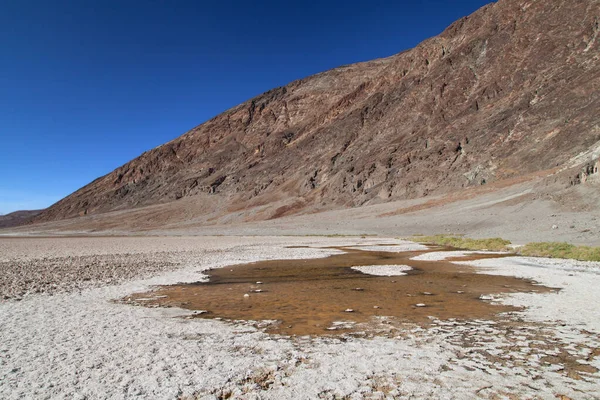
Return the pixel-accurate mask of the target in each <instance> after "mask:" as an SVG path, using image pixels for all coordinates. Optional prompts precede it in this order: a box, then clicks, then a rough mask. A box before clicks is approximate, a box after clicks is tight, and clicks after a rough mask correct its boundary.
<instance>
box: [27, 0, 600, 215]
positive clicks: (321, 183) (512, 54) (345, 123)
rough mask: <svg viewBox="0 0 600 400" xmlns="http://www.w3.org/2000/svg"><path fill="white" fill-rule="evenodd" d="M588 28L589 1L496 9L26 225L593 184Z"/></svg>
mask: <svg viewBox="0 0 600 400" xmlns="http://www.w3.org/2000/svg"><path fill="white" fill-rule="evenodd" d="M599 20H600V1H597V0H591V1H590V0H539V1H536V0H528V1H524V0H499V1H498V2H496V3H493V4H490V5H488V6H485V7H483V8H481V9H480V10H478V11H477V12H475V13H474V14H472V15H470V16H468V17H465V18H462V19H460V20H458V21H456V22H455V23H454V24H452V25H451V26H450V27H448V28H447V29H446V30H445V31H444V32H442V33H441V34H440V35H439V36H437V37H434V38H431V39H428V40H426V41H424V42H423V43H421V44H420V45H418V46H417V47H416V48H414V49H412V50H409V51H405V52H402V53H400V54H397V55H394V56H392V57H389V58H385V59H379V60H374V61H370V62H365V63H359V64H353V65H348V66H343V67H340V68H336V69H333V70H331V71H327V72H324V73H321V74H317V75H314V76H311V77H308V78H305V79H301V80H298V81H295V82H292V83H290V84H289V85H287V86H284V87H280V88H277V89H273V90H270V91H268V92H266V93H264V94H262V95H260V96H258V97H256V98H254V99H251V100H249V101H247V102H246V103H243V104H241V105H239V106H237V107H235V108H233V109H230V110H228V111H226V112H224V113H223V114H221V115H218V116H217V117H215V118H213V119H211V120H210V121H208V122H206V123H204V124H202V125H199V126H198V127H196V128H194V129H192V130H190V131H189V132H187V133H185V134H183V135H182V136H180V137H179V138H177V139H175V140H173V141H171V142H169V143H166V144H164V145H162V146H159V147H157V148H155V149H153V150H150V151H148V152H145V153H144V154H142V155H141V156H140V157H138V158H136V159H134V160H132V161H130V162H129V163H127V164H125V165H123V166H122V167H119V168H117V169H116V170H114V171H113V172H111V173H109V174H107V175H105V176H103V177H101V178H98V179H97V180H95V181H93V182H92V183H90V184H88V185H87V186H85V187H83V188H82V189H80V190H78V191H76V192H75V193H73V194H71V195H70V196H68V197H66V198H65V199H63V200H61V201H59V202H58V203H56V204H55V205H53V206H52V207H50V208H48V209H47V210H45V211H44V212H42V213H41V214H40V215H38V216H37V217H36V218H35V221H37V222H44V221H51V220H58V219H64V218H70V217H75V216H79V215H85V214H97V213H103V212H106V211H111V210H124V209H129V208H134V207H140V206H145V205H153V204H159V203H165V202H174V201H178V200H179V199H181V198H185V197H191V196H197V197H198V199H202V202H203V204H204V206H203V207H205V208H204V209H203V211H201V212H206V211H207V210H212V211H214V210H217V209H218V210H220V211H219V212H220V213H221V214H225V213H231V212H235V211H236V210H251V209H257V208H261V209H262V210H263V211H262V212H261V214H260V215H259V216H257V217H256V218H275V217H279V216H282V215H288V214H293V213H298V212H306V211H311V210H318V209H324V208H340V207H348V206H357V205H363V204H372V203H376V202H384V201H390V200H397V199H406V198H418V197H423V196H427V195H430V194H441V193H447V192H450V191H454V190H459V189H462V188H465V187H470V186H479V185H484V184H488V183H490V182H494V181H500V180H504V179H509V178H515V177H521V176H524V175H527V174H531V173H536V172H538V171H545V170H551V171H555V170H558V169H564V168H567V167H577V168H583V171H585V173H584V175H587V174H593V173H595V172H596V171H597V169H598V164H594V162H595V160H597V158H598V156H600V113H599V112H598V111H599V110H600V38H598V36H599V31H600V27H599ZM577 171H579V169H578V170H577ZM574 174H575V173H573V174H571V175H569V176H566V177H565V178H564V179H563V178H561V179H563V180H564V185H569V184H571V183H572V184H575V183H578V182H580V181H581V180H582V179H581V178H582V177H583V175H581V174H580V173H579V174H576V175H574ZM583 180H585V177H584V179H583ZM182 204H183V202H182ZM199 212H200V211H199Z"/></svg>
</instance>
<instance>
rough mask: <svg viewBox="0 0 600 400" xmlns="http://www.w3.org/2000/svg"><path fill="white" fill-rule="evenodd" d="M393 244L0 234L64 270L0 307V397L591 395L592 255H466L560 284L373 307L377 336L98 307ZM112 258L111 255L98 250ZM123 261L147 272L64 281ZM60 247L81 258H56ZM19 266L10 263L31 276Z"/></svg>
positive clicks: (7, 248)
mask: <svg viewBox="0 0 600 400" xmlns="http://www.w3.org/2000/svg"><path fill="white" fill-rule="evenodd" d="M391 243H392V244H399V245H407V243H405V242H400V241H397V240H395V239H390V238H365V239H361V238H324V237H268V238H265V237H225V236H224V237H194V238H188V237H181V238H180V237H169V238H165V237H139V238H126V239H123V238H91V239H90V238H53V239H0V250H1V251H0V254H1V261H2V262H3V263H8V264H5V265H13V267H11V268H18V265H21V264H20V262H21V261H23V262H25V263H26V265H29V264H28V263H38V264H36V265H44V257H48V259H49V260H51V261H50V264H52V265H57V267H56V268H63V269H62V270H61V271H64V272H65V273H61V274H55V276H57V277H56V278H54V279H56V280H57V282H58V283H57V284H59V286H61V290H56V291H48V292H45V291H43V290H42V291H41V292H40V293H33V292H28V293H25V294H23V295H22V296H20V300H16V299H13V298H11V299H8V300H3V301H1V302H0V398H3V399H20V398H36V399H37V398H52V399H63V398H64V399H84V398H88V399H95V398H114V399H130V398H140V399H176V398H206V399H209V398H210V399H213V398H219V397H220V396H231V397H232V398H248V399H251V398H263V399H282V398H294V399H312V398H340V397H346V398H352V399H360V398H399V397H400V398H410V397H413V398H440V399H453V398H458V399H470V398H476V397H479V398H490V399H491V398H507V397H509V396H514V397H517V398H543V399H554V398H556V397H557V396H560V395H564V396H568V397H570V398H577V399H597V398H600V397H599V395H598V393H599V392H598V388H599V387H600V376H599V375H598V372H597V371H595V370H594V369H595V368H600V365H599V363H598V359H597V357H598V348H600V341H599V335H600V316H599V315H598V313H597V304H599V303H598V298H597V288H598V287H600V286H599V284H600V275H599V274H598V271H599V269H600V266H599V265H598V264H579V263H571V262H565V261H556V260H551V261H548V260H545V259H533V258H527V259H522V258H512V257H509V258H503V259H502V260H500V261H498V260H480V261H478V263H479V264H478V265H479V266H478V268H482V271H483V269H485V273H498V274H510V275H518V276H523V277H528V278H532V279H536V280H538V281H539V282H540V283H543V284H545V285H550V286H554V287H560V288H562V290H560V291H558V292H557V293H552V294H539V293H531V294H516V295H508V296H504V297H502V298H497V299H494V300H482V301H499V302H504V303H509V304H517V305H520V306H524V307H526V308H525V309H524V310H523V311H520V312H511V313H509V314H507V315H504V316H502V317H501V318H499V319H498V320H496V321H486V320H475V321H458V320H448V321H435V320H432V321H431V325H430V326H428V327H419V326H415V325H411V324H402V323H401V322H398V321H389V320H386V318H383V317H382V318H380V319H379V320H377V321H375V322H374V324H375V326H376V327H377V329H379V330H380V331H379V332H378V334H377V335H372V334H369V333H365V334H364V335H363V336H361V335H355V336H341V337H331V338H327V337H318V338H311V337H295V338H294V337H292V338H290V337H281V336H273V335H268V334H266V333H264V332H262V331H261V330H260V329H257V328H255V327H254V326H252V325H251V324H248V323H244V322H243V321H240V322H238V323H227V322H224V321H217V320H205V319H186V318H185V316H186V315H190V312H189V311H183V310H179V309H172V308H171V309H168V308H167V309H162V308H156V309H149V308H145V307H133V306H127V305H124V304H117V303H114V302H113V301H112V300H114V299H117V298H120V297H122V296H125V295H127V294H130V293H132V292H143V291H147V290H148V289H149V288H151V287H152V285H159V284H172V283H177V282H194V281H198V280H201V279H204V278H205V276H204V274H203V273H202V271H204V270H206V269H208V268H218V267H223V266H227V265H231V264H236V263H245V262H251V261H257V260H263V259H281V258H310V257H323V256H326V255H328V254H332V253H333V252H336V251H337V250H335V249H331V248H328V247H330V246H340V245H345V246H351V245H354V246H361V247H362V246H374V245H378V244H387V245H389V244H391ZM163 245H164V246H163ZM287 246H309V248H297V247H295V248H288V247H287ZM163 253H164V254H163ZM117 254H120V255H123V257H125V258H122V257H121V256H119V257H115V258H110V257H112V256H113V255H117ZM125 255H128V256H125ZM132 255H137V256H138V257H140V258H139V259H140V260H145V259H146V258H147V259H150V260H155V261H156V263H155V264H154V265H155V266H154V267H152V268H150V269H148V270H145V271H142V272H141V273H140V275H136V274H129V273H126V274H124V275H122V274H121V272H120V270H121V268H114V265H110V266H109V267H107V268H104V269H106V270H109V271H112V272H110V273H108V274H109V275H110V276H111V277H112V279H114V280H113V281H111V282H109V283H107V282H104V281H103V279H99V278H98V279H97V278H96V277H95V276H96V275H93V276H92V277H91V278H90V280H89V281H86V282H88V286H86V287H79V286H77V285H75V286H72V283H73V282H78V281H79V280H80V276H79V275H78V274H79V271H82V270H83V268H82V267H81V265H82V263H85V262H84V261H85V260H87V259H86V258H85V257H92V259H94V258H97V259H98V260H102V262H104V263H106V264H110V263H111V262H112V260H115V262H118V263H125V264H127V261H128V260H129V261H130V260H131V259H132V258H135V257H132ZM69 257H72V258H73V257H74V258H77V257H79V258H80V259H81V260H83V261H82V263H73V264H68V263H65V264H64V265H62V263H61V262H60V261H61V260H67V259H68V258H69ZM102 257H108V258H102ZM127 257H130V258H127ZM57 260H58V261H57ZM165 260H166V261H168V262H169V263H168V264H166V263H165V264H164V265H163V264H162V263H163V262H165ZM32 265H33V264H32ZM15 266H16V267H15ZM96 269H98V270H103V268H102V267H101V264H98V266H96ZM125 269H127V267H125ZM134 269H137V268H134ZM31 270H32V269H31V268H24V269H23V271H25V272H24V274H26V275H27V276H32V277H35V276H38V275H31V272H28V271H31ZM115 271H116V272H115ZM69 272H72V274H69ZM48 276H50V275H48ZM34 279H37V278H34ZM2 287H4V286H2ZM594 291H595V292H596V293H594Z"/></svg>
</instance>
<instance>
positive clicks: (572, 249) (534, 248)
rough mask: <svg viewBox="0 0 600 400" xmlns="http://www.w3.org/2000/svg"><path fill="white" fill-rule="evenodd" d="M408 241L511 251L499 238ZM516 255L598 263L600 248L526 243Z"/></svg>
mask: <svg viewBox="0 0 600 400" xmlns="http://www.w3.org/2000/svg"><path fill="white" fill-rule="evenodd" d="M408 240H412V241H414V242H419V243H432V244H437V245H441V246H451V247H456V248H459V249H465V250H490V251H513V249H512V248H510V247H508V246H509V245H510V244H511V243H510V241H508V240H505V239H501V238H488V239H470V238H466V237H464V236H462V235H433V236H424V235H414V236H412V237H410V238H408ZM516 252H517V254H518V255H521V256H528V257H549V258H566V259H572V260H579V261H600V247H589V246H576V245H573V244H569V243H565V242H535V243H528V244H526V245H525V246H522V247H519V248H518V249H517V250H516Z"/></svg>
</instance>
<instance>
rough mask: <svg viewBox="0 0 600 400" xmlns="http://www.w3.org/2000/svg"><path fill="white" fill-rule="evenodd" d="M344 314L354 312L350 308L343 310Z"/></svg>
mask: <svg viewBox="0 0 600 400" xmlns="http://www.w3.org/2000/svg"><path fill="white" fill-rule="evenodd" d="M344 312H354V310H353V309H351V308H346V309H345V310H344Z"/></svg>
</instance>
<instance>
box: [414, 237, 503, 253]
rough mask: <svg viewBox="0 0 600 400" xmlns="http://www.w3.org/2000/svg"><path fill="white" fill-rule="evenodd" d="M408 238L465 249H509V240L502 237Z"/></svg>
mask: <svg viewBox="0 0 600 400" xmlns="http://www.w3.org/2000/svg"><path fill="white" fill-rule="evenodd" d="M409 240H412V241H415V242H420V243H433V244H438V245H441V246H451V247H456V248H459V249H465V250H490V251H509V250H511V249H510V248H509V247H508V245H509V244H510V241H509V240H505V239H502V238H488V239H471V238H466V237H463V236H461V235H433V236H413V237H412V238H409Z"/></svg>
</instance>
